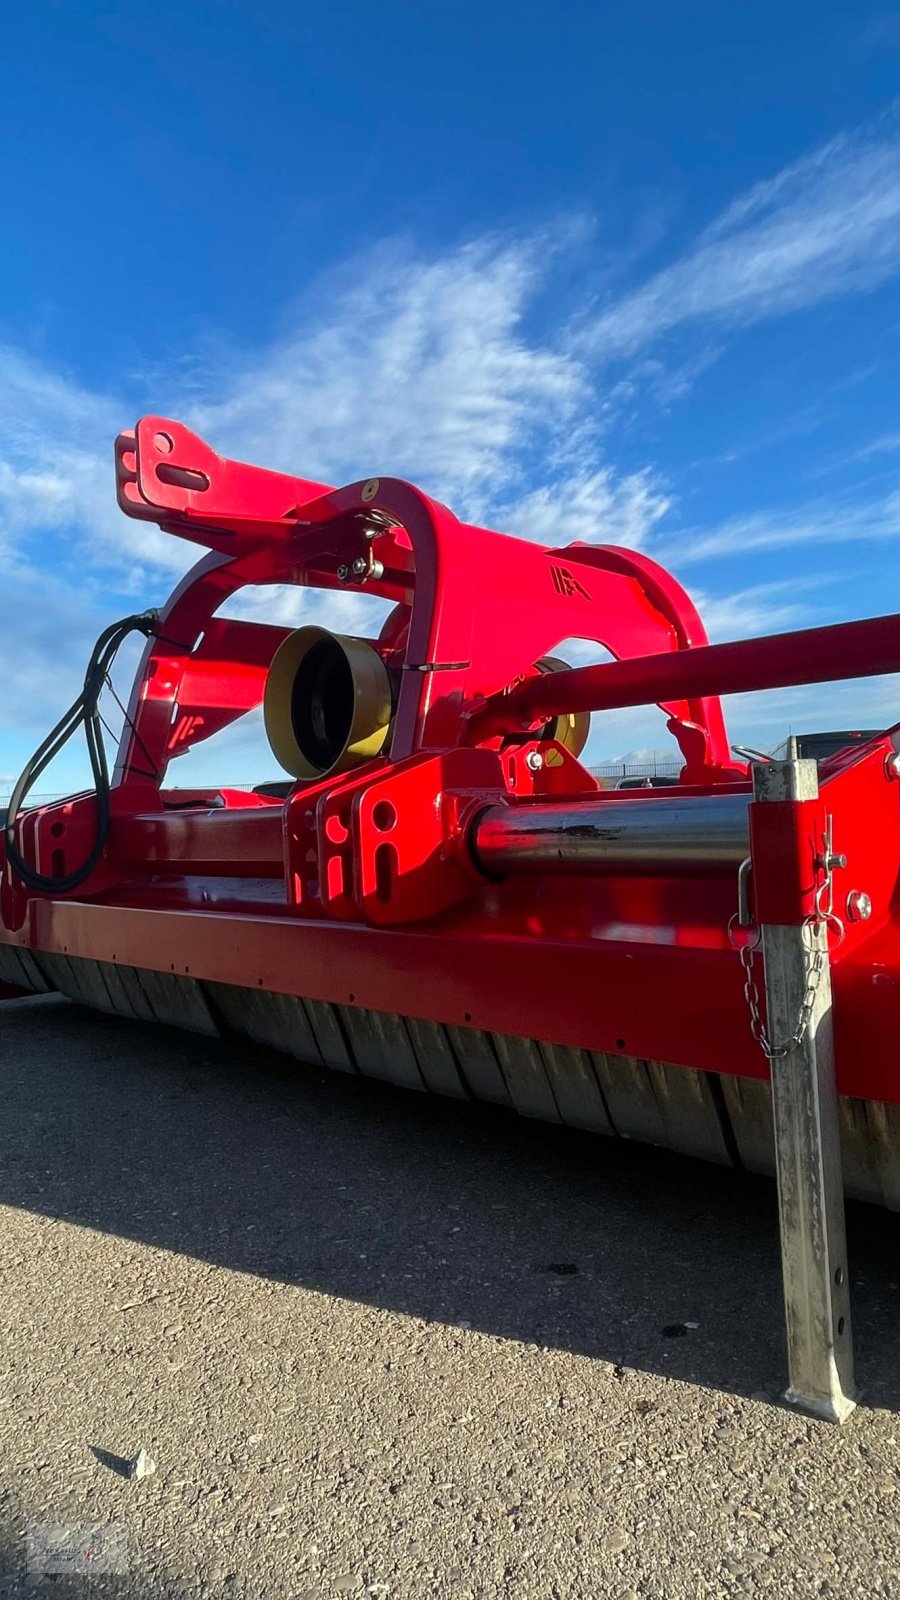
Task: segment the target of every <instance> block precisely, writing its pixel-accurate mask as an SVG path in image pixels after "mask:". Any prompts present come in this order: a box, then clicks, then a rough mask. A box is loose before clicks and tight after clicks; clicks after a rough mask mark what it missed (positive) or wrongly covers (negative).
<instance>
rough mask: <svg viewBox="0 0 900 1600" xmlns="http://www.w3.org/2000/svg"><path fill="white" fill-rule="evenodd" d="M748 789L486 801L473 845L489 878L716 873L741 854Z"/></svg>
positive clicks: (744, 846) (744, 842) (734, 863)
mask: <svg viewBox="0 0 900 1600" xmlns="http://www.w3.org/2000/svg"><path fill="white" fill-rule="evenodd" d="M749 802H750V796H749V795H748V794H723V795H697V796H694V797H693V798H687V797H685V798H681V797H680V796H679V795H677V794H675V793H673V794H672V795H670V796H666V797H665V798H662V797H657V796H655V795H654V796H653V797H649V796H648V798H647V799H643V798H642V799H640V800H638V799H628V800H619V799H615V800H614V799H612V798H609V799H603V798H601V797H600V796H597V797H596V798H595V797H594V796H591V797H590V798H589V799H587V800H570V801H566V802H562V801H552V802H548V801H536V800H524V801H521V802H520V803H519V804H514V805H495V806H488V808H487V809H486V810H485V811H482V812H481V813H480V815H479V816H478V817H477V818H476V820H475V823H474V826H473V830H472V850H473V853H474V856H475V860H476V862H477V863H478V865H479V866H480V867H481V869H482V870H483V871H484V872H486V873H487V874H488V875H489V876H490V877H502V876H504V875H505V874H507V873H509V872H517V873H518V872H524V873H529V872H531V873H546V872H553V873H559V872H562V873H576V872H578V873H597V872H604V871H605V872H616V873H630V874H634V875H637V874H640V873H647V874H652V873H664V874H679V873H690V874H691V876H696V875H697V874H698V873H715V872H717V871H721V870H722V869H723V868H728V867H735V868H736V867H738V866H739V865H740V863H741V861H742V860H743V859H744V857H745V856H746V854H747V807H748V805H749Z"/></svg>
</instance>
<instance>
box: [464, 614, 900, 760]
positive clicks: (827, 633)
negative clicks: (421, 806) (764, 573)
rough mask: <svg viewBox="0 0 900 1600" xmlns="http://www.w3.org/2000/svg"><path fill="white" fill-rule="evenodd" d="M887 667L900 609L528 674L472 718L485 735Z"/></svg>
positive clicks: (898, 662) (898, 653)
mask: <svg viewBox="0 0 900 1600" xmlns="http://www.w3.org/2000/svg"><path fill="white" fill-rule="evenodd" d="M890 672H900V615H895V616H888V617H872V618H870V619H869V620H868V621H865V622H842V623H838V624H836V625H835V626H833V627H827V628H805V629H803V630H801V631H799V632H796V633H774V634H769V635H766V636H764V637H763V638H761V639H739V640H737V641H735V642H734V643H731V644H709V645H699V646H697V647H695V648H694V649H692V650H683V651H674V652H672V653H669V652H666V654H664V655H652V656H633V657H631V658H630V659H625V660H622V661H611V662H604V663H602V664H601V665H600V666H595V667H573V668H571V669H570V670H569V671H568V672H554V673H552V674H548V675H546V676H544V677H537V678H530V679H529V680H528V682H526V683H523V684H521V685H520V686H519V687H518V688H516V689H514V690H512V692H511V693H509V694H506V695H493V696H491V698H490V699H489V700H488V701H487V702H486V704H485V705H483V706H482V707H481V709H480V711H478V712H477V713H476V714H475V716H474V717H473V719H472V729H473V730H476V731H477V735H478V737H479V738H481V737H484V735H485V733H486V731H487V730H489V729H496V730H498V731H499V730H506V731H513V730H515V729H522V728H527V727H529V726H530V725H531V724H532V723H534V722H538V721H542V720H547V719H549V718H550V717H555V716H563V715H565V714H566V713H567V712H578V711H612V710H618V709H619V708H620V707H624V706H644V705H652V704H654V703H655V702H658V701H660V700H662V699H666V700H673V699H685V700H689V699H693V698H695V697H698V696H701V695H721V694H742V693H745V692H747V691H750V690H755V689H785V688H788V687H790V686H792V685H795V684H801V683H836V682H838V681H839V680H840V679H844V678H877V677H882V676H884V675H885V674H886V673H890Z"/></svg>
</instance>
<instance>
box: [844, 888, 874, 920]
mask: <svg viewBox="0 0 900 1600" xmlns="http://www.w3.org/2000/svg"><path fill="white" fill-rule="evenodd" d="M871 915H872V901H871V897H870V896H869V895H867V894H866V891H865V889H851V890H850V893H849V894H848V896H847V921H848V922H868V920H869V918H870V916H871Z"/></svg>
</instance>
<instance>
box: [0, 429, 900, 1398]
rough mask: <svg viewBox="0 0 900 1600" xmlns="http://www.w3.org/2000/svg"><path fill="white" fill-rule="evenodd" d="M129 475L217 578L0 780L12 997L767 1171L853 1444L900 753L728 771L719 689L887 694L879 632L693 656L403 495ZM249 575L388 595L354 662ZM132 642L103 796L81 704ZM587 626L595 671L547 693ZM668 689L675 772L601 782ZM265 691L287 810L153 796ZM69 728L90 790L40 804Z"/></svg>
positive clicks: (605, 595)
mask: <svg viewBox="0 0 900 1600" xmlns="http://www.w3.org/2000/svg"><path fill="white" fill-rule="evenodd" d="M116 461H117V477H118V495H119V503H120V505H121V507H122V509H123V511H125V512H126V513H127V514H128V515H129V516H131V517H139V518H144V519H146V520H149V521H151V522H157V523H158V524H159V525H160V527H161V528H163V529H164V530H165V531H166V532H168V533H171V534H174V535H176V536H177V537H178V538H182V539H188V540H191V541H193V542H194V543H195V544H198V545H201V546H203V547H205V549H206V551H207V553H206V554H205V555H204V556H203V558H202V559H201V560H200V561H199V563H198V564H197V565H196V566H195V567H194V569H193V570H192V571H191V572H190V574H189V575H188V576H187V577H186V578H185V579H184V581H183V582H182V583H181V584H180V585H179V586H178V588H177V589H176V590H175V592H174V594H173V595H172V597H171V599H170V600H169V601H168V603H167V604H166V605H165V607H164V608H163V609H162V610H161V611H159V612H146V613H143V614H142V615H141V616H137V617H131V618H126V619H124V621H123V622H121V623H118V624H114V625H113V626H112V627H110V628H109V629H107V630H106V632H105V633H104V634H103V635H102V636H101V639H100V640H99V641H98V644H97V646H96V648H95V650H94V653H93V655H92V657H91V662H90V664H89V667H88V672H87V676H86V679H85V686H84V690H83V692H82V694H81V696H80V697H79V699H78V701H76V703H75V705H74V706H73V707H72V708H71V710H70V711H69V712H68V713H67V714H66V716H65V717H64V718H63V719H62V721H61V723H60V724H59V725H58V726H57V728H56V729H55V730H54V732H53V734H51V735H50V736H49V738H48V740H47V741H45V743H44V745H43V746H42V747H41V749H40V750H39V751H38V752H37V754H36V756H35V757H34V759H33V761H32V762H31V763H30V764H29V766H28V768H26V771H25V773H24V774H23V776H22V779H20V781H19V784H18V785H17V787H16V790H15V792H14V794H13V797H12V801H11V805H10V809H9V814H8V818H7V823H6V829H5V836H4V837H5V849H4V851H3V853H2V854H0V865H2V867H3V872H2V879H0V979H2V980H3V985H2V993H3V996H4V998H6V999H10V998H13V997H15V996H17V995H21V993H22V992H23V991H24V992H34V991H39V992H41V991H51V990H52V991H60V992H62V993H63V994H65V995H69V996H71V997H72V998H73V999H76V1000H79V1001H81V1002H84V1003H86V1004H88V1005H91V1006H98V1007H101V1008H103V1009H104V1010H112V1011H114V1012H117V1013H119V1014H120V1015H123V1016H127V1017H134V1018H138V1019H141V1020H146V1021H161V1022H166V1023H176V1024H180V1025H182V1026H184V1027H186V1028H193V1029H198V1030H200V1031H202V1032H206V1033H209V1034H217V1033H219V1032H224V1031H226V1030H227V1031H232V1032H234V1031H236V1032H238V1033H241V1034H244V1035H248V1036H249V1037H250V1038H251V1039H253V1040H257V1041H259V1042H262V1043H265V1044H266V1045H272V1046H275V1047H277V1048H278V1049H281V1050H284V1051H288V1052H290V1053H291V1054H292V1055H294V1056H296V1057H298V1058H299V1059H301V1060H303V1061H309V1062H315V1063H319V1064H322V1063H324V1064H325V1065H327V1066H330V1067H334V1068H336V1069H337V1070H339V1071H343V1072H360V1073H364V1074H367V1075H369V1076H371V1077H376V1078H385V1079H388V1080H389V1081H390V1082H392V1083H395V1084H402V1085H405V1086H406V1087H408V1088H411V1089H418V1090H424V1091H426V1092H429V1093H434V1094H445V1095H451V1096H455V1097H457V1098H464V1097H469V1096H471V1097H475V1098H480V1099H485V1100H491V1101H495V1102H499V1103H502V1104H504V1105H510V1106H513V1107H514V1108H515V1109H516V1110H518V1111H520V1112H522V1113H523V1114H524V1115H526V1116H533V1117H543V1118H546V1119H549V1120H551V1121H555V1122H563V1123H566V1124H569V1125H571V1126H574V1127H578V1128H587V1129H593V1130H595V1131H596V1132H598V1133H603V1134H607V1135H619V1136H621V1137H625V1138H630V1139H642V1140H646V1141H649V1142H650V1143H653V1144H659V1145H666V1146H669V1147H670V1148H673V1149H677V1150H681V1151H686V1152H689V1153H691V1154H693V1155H697V1156H702V1157H704V1158H705V1159H707V1160H713V1161H719V1162H729V1161H734V1162H738V1163H740V1164H742V1165H743V1166H745V1167H747V1168H749V1169H752V1170H754V1171H772V1170H774V1171H775V1172H776V1174H777V1178H778V1196H779V1209H780V1220H781V1242H782V1265H783V1277H784V1290H785V1304H786V1314H787V1345H788V1361H789V1378H790V1387H789V1389H788V1391H787V1395H788V1398H789V1399H791V1400H793V1401H794V1402H795V1403H797V1404H800V1405H802V1406H804V1407H805V1408H806V1409H808V1410H809V1411H811V1412H813V1413H814V1414H815V1415H818V1416H820V1417H824V1418H828V1419H830V1420H834V1421H840V1420H842V1419H843V1418H844V1417H845V1416H846V1415H847V1414H848V1413H849V1411H850V1410H851V1409H852V1406H853V1371H852V1343H851V1332H850V1308H849V1301H848V1282H847V1280H848V1273H847V1262H846V1250H845V1239H844V1210H843V1190H844V1187H846V1190H847V1192H848V1193H850V1194H852V1195H858V1196H863V1197H865V1198H867V1199H870V1200H876V1201H880V1202H882V1203H883V1204H886V1205H888V1206H891V1207H895V1208H896V1207H898V1206H900V1071H898V1068H897V1062H896V1048H897V1033H898V1020H900V929H898V920H897V918H898V906H897V887H898V865H900V755H898V753H897V751H896V750H895V746H894V742H893V740H892V732H893V730H888V731H887V732H886V733H885V734H884V735H883V736H880V737H878V738H873V739H870V740H869V741H868V742H867V743H865V744H862V745H856V746H854V747H853V748H852V749H849V750H847V751H844V752H842V753H839V754H837V755H835V756H833V757H832V758H831V759H829V760H828V761H826V762H824V763H823V764H822V765H821V768H820V769H817V767H816V764H815V762H812V761H803V760H796V759H795V760H786V761H769V762H767V761H764V760H760V761H754V762H752V763H751V764H750V766H749V767H748V765H747V764H745V763H744V762H738V761H736V760H734V759H733V757H732V754H731V750H730V746H729V743H728V738H727V734H726V731H725V723H724V719H723V715H722V709H721V705H720V702H719V699H718V698H717V696H719V695H721V694H723V693H732V692H735V691H749V690H761V689H768V688H775V687H779V686H785V685H791V684H800V683H810V682H818V681H829V680H835V679H839V678H851V677H864V676H873V675H876V674H879V673H887V672H894V671H897V670H898V669H900V617H894V616H891V617H883V618H876V619H874V620H871V621H865V622H858V623H851V624H846V625H841V626H835V627H828V628H818V629H813V630H810V631H807V632H801V633H791V634H783V635H780V636H776V637H768V638H760V639H752V640H747V641H742V642H739V643H736V644H725V645H709V644H708V643H707V640H706V635H705V633H704V631H703V627H702V624H701V622H700V619H699V617H698V615H697V612H696V611H695V609H694V607H693V605H692V604H691V601H690V600H689V598H688V596H687V595H686V594H685V592H684V590H683V589H682V588H681V587H680V586H679V585H678V584H677V583H676V582H675V581H674V579H673V578H671V577H670V576H669V575H668V574H667V573H666V572H664V571H663V570H662V569H661V568H660V567H658V566H657V565H656V564H655V563H654V562H652V561H649V560H648V559H647V558H646V557H645V556H642V555H639V554H636V553H635V552H633V551H629V550H625V549H619V548H616V547H613V546H597V545H588V544H582V543H578V542H574V543H572V544H570V545H567V546H566V547H565V548H562V549H559V548H553V549H547V548H544V547H542V546H540V545H537V544H534V543H530V542H528V541H525V540H520V539H515V538H511V537H508V536H506V535H503V534H499V533H493V532H490V531H488V530H486V529H483V528H476V527H472V526H469V525H468V524H466V523H462V522H459V521H458V520H457V519H456V517H454V516H453V514H452V513H451V512H450V511H448V510H447V508H446V507H445V506H443V505H440V504H437V503H436V502H435V501H433V500H430V499H429V498H428V496H427V495H425V494H423V493H421V491H420V490H418V489H416V488H413V487H412V486H411V485H410V484H408V483H404V482H400V481H398V480H396V479H393V478H369V479H367V480H366V481H364V482H360V483H354V484H350V485H349V486H348V487H346V488H342V489H333V488H329V487H327V486H326V485H323V484H320V483H313V482H310V481H309V480H307V479H303V478H292V477H287V476H283V475H282V474H280V473H276V472H269V471H265V470H263V469H262V468H259V467H254V466H247V465H244V464H243V463H240V462H237V461H231V460H228V459H225V458H223V457H221V456H218V455H216V454H215V453H214V452H213V451H212V450H211V449H210V448H209V446H207V445H206V444H204V443H203V442H202V441H201V440H200V439H198V438H197V437H196V435H194V434H193V433H191V432H190V431H189V430H188V429H187V428H185V427H183V426H181V425H180V424H178V423H175V422H170V421H166V420H164V419H162V418H158V417H149V418H145V419H144V420H143V421H141V422H140V423H139V424H138V426H137V428H136V430H135V432H134V433H126V434H122V435H121V436H120V438H119V439H118V441H117V446H116ZM265 584H294V585H297V586H299V587H311V588H316V589H323V590H331V591H335V592H337V593H339V594H340V593H341V592H346V591H351V592H352V591H363V592H366V593H371V594H373V595H376V596H379V597H381V598H382V599H386V600H388V601H390V602H392V605H393V609H392V610H391V611H390V614H389V616H388V619H387V621H386V623H385V625H384V627H383V628H382V630H381V633H380V635H379V637H377V638H372V639H360V638H350V637H346V636H341V635H339V634H335V633H331V632H329V631H327V630H326V629H324V628H321V627H305V628H300V629H297V630H289V629H286V628H283V627H276V626H272V625H267V624H265V623H260V622H249V621H241V620H231V619H229V618H228V617H226V616H222V615H220V614H219V613H220V609H221V607H222V606H223V604H224V602H226V601H227V600H228V599H229V598H230V597H231V596H233V595H234V594H235V593H236V591H238V590H241V589H243V588H245V587H246V586H249V585H253V586H258V585H265ZM133 629H137V630H139V631H140V632H142V633H144V634H145V635H146V648H145V650H144V654H143V658H142V661H141V665H140V668H139V670H138V673H137V678H136V682H135V685H134V689H133V692H132V696H131V701H130V704H129V707H128V713H127V718H126V726H125V734H124V736H123V739H122V741H121V745H120V750H119V755H118V759H117V762H116V765H115V769H114V772H113V774H112V778H111V779H110V777H109V775H108V771H107V767H106V760H105V754H104V751H103V743H102V735H101V733H100V726H99V720H98V712H97V698H98V696H99V692H100V689H101V687H102V685H103V683H104V681H105V679H106V676H107V674H108V671H109V667H110V665H111V662H112V659H113V657H114V655H115V651H116V649H117V648H118V645H119V643H120V642H121V640H122V638H124V637H125V635H126V634H127V633H128V632H129V631H131V630H133ZM572 638H578V639H583V640H588V641H593V642H595V643H596V644H598V645H601V646H603V647H605V648H606V650H608V651H609V652H610V653H611V655H612V656H613V657H615V658H616V659H614V660H612V661H610V662H605V663H604V664H602V665H597V666H589V667H581V668H566V667H565V664H564V663H562V662H560V661H559V660H558V659H557V658H556V657H555V656H554V651H555V650H556V649H557V648H558V647H559V646H560V643H561V641H564V640H567V639H572ZM653 704H658V705H659V706H660V707H661V708H662V710H663V711H664V713H665V715H666V717H667V719H668V727H669V729H670V731H671V733H672V734H673V736H674V738H675V739H676V741H677V743H678V745H679V747H680V750H681V753H682V756H683V758H684V767H683V771H682V775H681V781H680V783H679V785H678V786H677V787H675V788H672V789H669V790H662V791H660V790H645V791H637V792H628V793H617V792H615V791H601V789H600V788H599V786H598V784H597V782H596V780H595V779H594V778H593V777H592V776H591V775H590V774H589V772H588V771H587V770H586V768H585V767H584V766H582V765H581V764H580V762H579V759H578V757H579V754H580V752H581V750H582V748H583V746H584V741H585V738H586V735H587V726H588V721H589V715H590V713H591V712H592V711H603V710H607V709H611V708H616V707H632V706H644V705H653ZM260 705H262V706H263V709H264V717H265V725H266V730H267V734H268V738H269V741H270V744H271V746H272V749H273V751H274V753H275V755H276V756H277V757H278V760H279V762H280V763H281V765H282V766H283V767H284V768H285V770H286V771H287V772H288V773H289V774H290V776H291V781H290V782H289V783H287V784H285V785H284V786H283V789H282V792H280V793H272V792H271V787H270V786H262V792H259V793H250V794H248V793H244V792H238V791H234V790H227V789H216V790H211V789H206V790H199V789H197V790H191V789H181V788H178V789H172V788H167V787H166V781H165V780H166V774H167V771H168V769H169V767H170V766H171V764H172V762H173V761H174V760H175V758H176V757H178V756H180V755H183V754H184V753H185V752H186V751H187V750H190V749H192V748H193V747H194V746H195V745H197V744H198V743H199V742H200V741H202V740H204V739H207V738H209V737H210V735H212V734H214V733H216V732H218V731H219V730H221V729H222V728H224V727H226V726H227V725H228V724H229V723H231V722H233V721H234V720H235V719H236V718H238V717H240V716H242V715H243V714H244V713H245V712H247V711H250V710H252V709H253V708H255V707H259V706H260ZM82 725H83V728H84V732H85V735H86V737H87V742H88V749H89V752H90V757H91V763H92V769H93V773H94V779H95V790H94V791H92V792H89V793H85V794H79V795H75V796H73V797H72V798H70V799H67V800H64V801H59V802H56V803H53V804H48V805H42V806H39V807H34V808H31V809H27V808H24V807H23V801H24V800H25V797H26V795H27V792H28V790H29V789H30V788H32V787H33V786H34V784H35V783H36V782H37V780H38V778H39V777H40V774H41V772H42V771H43V770H44V768H45V767H46V766H47V765H48V763H49V761H50V760H51V759H52V757H53V755H54V754H55V753H56V751H57V749H58V748H59V746H60V744H61V742H62V741H63V740H64V739H65V738H67V737H68V736H69V735H70V734H71V733H72V732H73V731H75V729H76V728H78V727H79V726H82ZM275 787H276V788H277V787H278V786H275ZM267 788H269V792H265V791H266V789H267Z"/></svg>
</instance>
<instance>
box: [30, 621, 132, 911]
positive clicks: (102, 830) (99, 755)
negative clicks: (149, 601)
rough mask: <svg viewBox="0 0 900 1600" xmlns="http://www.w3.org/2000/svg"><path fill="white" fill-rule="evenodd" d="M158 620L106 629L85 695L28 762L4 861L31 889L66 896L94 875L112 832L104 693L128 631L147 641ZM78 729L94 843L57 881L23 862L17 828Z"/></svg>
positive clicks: (123, 623) (122, 623) (86, 678)
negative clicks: (91, 793)
mask: <svg viewBox="0 0 900 1600" xmlns="http://www.w3.org/2000/svg"><path fill="white" fill-rule="evenodd" d="M158 621H159V612H158V611H141V612H138V613H135V614H134V615H133V616H130V617H123V618H122V620H121V621H120V622H113V623H110V626H109V627H108V628H104V630H103V632H102V633H101V635H100V637H99V639H98V640H97V643H96V644H95V645H94V648H93V650H92V651H91V657H90V660H89V662H88V666H87V671H86V673H85V675H84V687H83V689H82V691H81V693H80V694H79V696H78V698H77V700H74V701H73V703H72V705H70V707H69V709H68V711H67V712H66V713H65V715H64V716H62V717H60V719H59V722H58V723H57V724H56V727H55V728H54V729H53V730H52V732H51V733H48V735H47V737H46V739H45V740H44V741H43V743H42V744H41V745H39V746H38V748H37V750H36V751H35V753H34V755H33V756H32V757H31V760H30V761H28V762H26V764H25V767H24V768H23V770H22V773H21V776H20V777H19V778H18V780H17V782H16V785H15V787H14V789H13V792H12V794H11V796H10V801H9V810H8V812H7V814H6V825H5V835H6V859H7V861H8V863H9V865H10V866H11V867H12V869H13V871H14V872H15V874H16V877H18V878H20V879H21V881H22V883H24V884H25V885H26V887H27V888H29V889H40V890H42V891H43V892H45V893H48V894H66V893H67V892H68V891H69V890H70V889H77V888H78V886H79V884H82V883H84V882H85V880H86V879H87V878H89V877H90V875H91V873H92V872H93V871H94V868H95V867H96V866H97V864H98V862H99V860H100V858H101V856H102V854H103V851H104V848H105V845H106V839H107V835H108V833H109V816H110V805H109V767H108V764H107V760H106V747H105V745H104V743H103V727H102V721H101V717H100V709H99V708H100V695H101V693H102V691H103V688H104V686H105V684H106V683H107V681H108V678H109V674H110V671H111V669H112V664H113V662H114V661H115V659H116V655H117V654H118V651H119V648H120V646H121V645H122V643H123V642H124V640H125V639H127V637H128V635H129V634H130V633H142V634H144V636H145V637H146V638H149V636H150V635H151V634H152V633H153V631H154V629H155V627H156V624H157V622H158ZM126 720H127V719H126ZM79 726H83V728H84V737H85V743H86V744H87V750H88V760H89V762H90V766H91V775H92V777H93V780H94V790H95V793H96V796H97V818H96V825H95V832H94V843H93V845H92V847H91V849H90V852H89V854H88V855H87V857H86V859H85V860H84V861H83V862H82V864H81V866H80V867H76V868H75V870H74V872H70V873H68V874H66V875H65V876H63V877H54V876H53V874H52V873H44V872H38V871H37V869H36V868H35V867H33V866H30V865H29V863H28V862H27V861H26V860H25V859H24V857H23V856H22V853H21V851H20V850H19V848H18V845H17V844H16V824H17V822H18V819H19V815H20V813H21V811H22V807H23V804H24V802H25V798H26V796H27V795H28V794H29V793H30V792H31V790H32V789H33V788H34V785H35V784H36V783H37V780H38V778H39V777H40V776H41V773H42V772H43V771H44V770H45V768H47V767H48V766H49V765H50V763H51V761H53V759H54V758H55V757H56V756H57V755H59V752H60V750H62V748H63V746H64V745H65V744H67V743H68V741H69V740H70V739H71V737H72V735H73V734H74V733H76V732H77V730H78V728H79Z"/></svg>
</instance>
